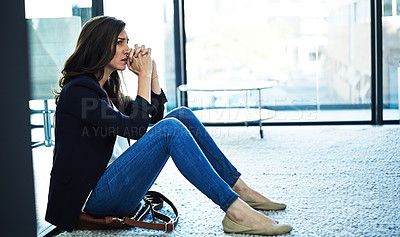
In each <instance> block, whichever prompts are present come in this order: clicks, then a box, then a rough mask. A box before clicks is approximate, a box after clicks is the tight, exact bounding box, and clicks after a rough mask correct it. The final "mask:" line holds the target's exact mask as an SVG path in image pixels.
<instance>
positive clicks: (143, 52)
mask: <svg viewBox="0 0 400 237" xmlns="http://www.w3.org/2000/svg"><path fill="white" fill-rule="evenodd" d="M128 68H129V70H131V71H132V72H133V73H135V74H136V75H137V76H138V92H137V95H138V96H140V97H142V98H144V99H145V100H147V101H148V102H149V103H151V95H150V91H151V76H152V71H153V65H152V60H151V49H150V48H148V49H146V48H145V47H144V45H142V47H138V45H137V44H135V49H131V50H130V52H129V59H128Z"/></svg>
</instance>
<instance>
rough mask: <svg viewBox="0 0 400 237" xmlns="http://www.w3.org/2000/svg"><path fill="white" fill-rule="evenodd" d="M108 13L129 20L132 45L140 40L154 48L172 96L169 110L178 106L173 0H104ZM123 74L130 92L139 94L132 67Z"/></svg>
mask: <svg viewBox="0 0 400 237" xmlns="http://www.w3.org/2000/svg"><path fill="white" fill-rule="evenodd" d="M143 9H146V10H143ZM104 15H108V16H114V17H116V18H118V19H121V20H123V21H124V22H125V23H126V32H127V34H128V37H129V46H130V47H131V48H133V47H134V45H135V44H138V45H139V46H140V45H145V46H146V47H150V48H151V49H152V58H153V60H154V61H155V62H156V64H157V72H158V77H159V80H160V83H161V87H162V88H163V90H164V92H165V94H166V95H167V98H168V103H167V110H171V109H173V108H175V107H176V102H175V100H176V92H175V90H176V89H175V63H174V62H175V59H174V57H175V54H174V25H173V24H174V3H173V1H172V0H157V1H140V0H104ZM122 76H123V78H124V81H125V85H126V87H125V89H126V90H127V94H129V95H131V96H135V95H136V93H137V77H136V76H135V75H134V74H133V73H132V72H130V71H129V70H125V71H124V72H122Z"/></svg>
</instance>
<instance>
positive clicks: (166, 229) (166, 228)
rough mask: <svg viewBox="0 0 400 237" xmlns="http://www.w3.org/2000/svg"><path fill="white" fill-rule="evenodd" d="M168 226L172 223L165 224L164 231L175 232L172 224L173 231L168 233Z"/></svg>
mask: <svg viewBox="0 0 400 237" xmlns="http://www.w3.org/2000/svg"><path fill="white" fill-rule="evenodd" d="M168 224H171V223H165V224H164V228H165V229H164V230H165V232H172V231H173V230H174V225H173V224H172V225H171V226H172V230H171V231H168Z"/></svg>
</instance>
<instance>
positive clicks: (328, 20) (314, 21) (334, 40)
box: [185, 0, 371, 121]
mask: <svg viewBox="0 0 400 237" xmlns="http://www.w3.org/2000/svg"><path fill="white" fill-rule="evenodd" d="M369 4H370V3H369V1H368V0H358V1H354V0H344V1H323V0H320V1H318V0H315V1H307V0H299V1H272V0H270V1H265V0H249V1H244V0H235V1H230V0H205V1H201V2H199V1H194V0H186V1H185V24H186V25H185V30H186V34H187V44H186V56H187V77H188V84H189V86H192V87H197V86H204V85H208V86H209V87H216V88H226V87H229V85H232V84H235V85H243V86H246V85H249V84H250V85H251V84H255V83H258V82H270V83H272V84H273V85H274V86H273V88H272V89H270V90H266V91H265V92H263V95H262V97H263V98H262V106H263V107H268V108H272V109H274V110H276V111H278V113H277V115H278V114H283V112H289V111H291V112H293V111H308V112H310V111H311V112H312V113H314V114H315V116H311V117H312V118H311V119H310V117H308V116H303V115H301V113H302V112H299V114H296V115H293V116H291V115H287V114H286V115H284V116H283V117H279V116H277V119H275V120H279V119H280V120H279V121H310V120H312V121H326V120H329V121H332V120H370V119H371V113H370V101H371V65H370V64H371V62H370V61H371V55H370V48H371V44H370V42H371V39H370V5H369ZM256 97H257V95H253V94H250V95H249V104H250V105H252V106H256V105H257V100H256V99H254V98H256ZM244 101H245V96H244V95H240V94H237V93H236V94H231V95H229V98H228V99H227V95H225V94H224V95H222V94H218V93H214V94H213V93H208V94H206V93H198V92H197V94H196V93H195V92H193V93H191V94H190V93H189V99H188V102H189V106H190V107H192V108H198V107H220V106H230V107H241V106H243V105H244V103H245V102H244ZM251 103H253V104H251ZM332 109H334V110H336V112H335V111H334V110H332ZM339 109H346V110H347V112H346V113H342V112H341V111H337V110H339ZM349 109H358V111H354V110H353V112H352V111H350V110H349ZM361 110H362V112H360V111H361ZM279 111H281V112H282V113H279ZM320 111H326V112H332V113H329V115H327V114H328V113H325V114H326V116H325V115H324V114H323V113H320ZM302 114H304V113H302Z"/></svg>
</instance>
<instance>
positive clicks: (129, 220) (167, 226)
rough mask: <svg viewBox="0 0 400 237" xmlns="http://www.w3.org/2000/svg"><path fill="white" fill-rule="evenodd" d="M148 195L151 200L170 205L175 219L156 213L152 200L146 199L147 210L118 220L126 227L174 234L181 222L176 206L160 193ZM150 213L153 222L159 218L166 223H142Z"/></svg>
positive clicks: (154, 192)
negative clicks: (158, 200) (179, 221)
mask: <svg viewBox="0 0 400 237" xmlns="http://www.w3.org/2000/svg"><path fill="white" fill-rule="evenodd" d="M147 194H148V195H149V196H150V198H155V199H160V200H162V201H165V202H166V203H168V204H169V205H170V206H171V208H172V210H173V211H174V214H175V218H174V219H172V218H171V217H169V216H166V215H164V214H161V213H159V212H157V211H155V210H154V208H153V206H152V205H151V202H150V200H146V199H144V200H145V202H146V205H145V208H143V209H141V210H140V211H139V212H138V214H136V215H135V216H134V217H124V218H122V219H119V218H118V219H117V220H118V221H120V222H121V223H122V224H126V225H129V226H132V227H139V228H145V229H151V230H163V231H165V232H172V231H173V230H174V229H175V227H176V225H177V224H178V220H179V214H178V209H177V208H176V207H175V206H174V204H173V203H172V202H171V201H170V200H169V199H168V198H166V197H165V196H164V195H162V194H161V193H159V192H156V191H148V192H147ZM149 211H150V212H151V214H152V217H153V221H155V218H158V219H161V220H163V221H165V222H166V223H151V222H144V221H142V220H143V219H144V218H145V217H146V215H147V213H149ZM114 220H115V219H114Z"/></svg>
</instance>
